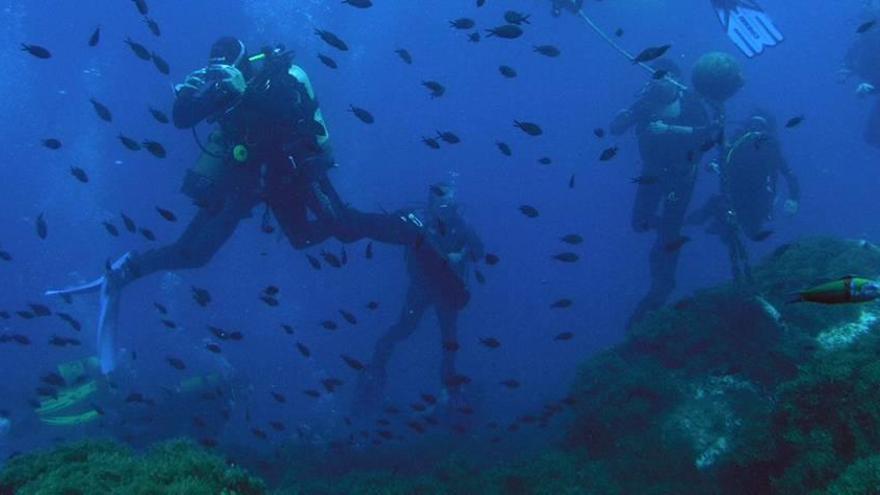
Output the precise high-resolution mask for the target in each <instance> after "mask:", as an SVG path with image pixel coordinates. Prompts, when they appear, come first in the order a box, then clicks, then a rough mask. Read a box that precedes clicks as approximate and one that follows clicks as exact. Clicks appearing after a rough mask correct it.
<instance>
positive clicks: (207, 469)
mask: <svg viewBox="0 0 880 495" xmlns="http://www.w3.org/2000/svg"><path fill="white" fill-rule="evenodd" d="M262 493H265V487H264V485H263V482H262V481H260V480H258V479H256V478H254V477H251V476H250V475H248V474H247V473H246V472H245V471H244V470H242V469H240V468H237V467H232V466H229V465H227V464H226V463H225V462H224V461H223V459H221V458H219V457H217V456H215V455H213V454H209V453H207V452H205V451H204V450H203V449H201V448H199V447H197V446H195V445H194V444H192V443H190V442H186V441H171V442H165V443H160V444H157V445H156V446H154V447H153V448H152V449H151V450H150V451H149V452H148V453H147V454H146V455H144V456H138V455H135V454H134V453H133V452H132V451H131V450H130V449H128V448H127V447H124V446H122V445H119V444H116V443H113V442H109V441H100V442H80V443H75V444H71V445H68V446H63V447H59V448H57V449H55V450H53V451H51V452H46V453H35V454H29V455H25V456H20V457H16V458H14V459H12V460H11V461H10V462H9V464H8V465H7V466H6V467H5V468H4V470H3V471H2V472H0V494H2V495H12V494H16V495H30V494H40V495H55V494H64V495H101V494H108V495H109V494H113V495H125V494H132V495H150V494H175V495H177V494H179V495H184V494H186V495H202V494H204V495H218V494H224V495H258V494H262Z"/></svg>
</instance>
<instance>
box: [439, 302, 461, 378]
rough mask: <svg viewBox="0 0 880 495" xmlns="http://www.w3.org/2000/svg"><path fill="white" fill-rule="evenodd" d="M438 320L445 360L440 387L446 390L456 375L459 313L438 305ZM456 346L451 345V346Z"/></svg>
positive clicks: (440, 304) (442, 366)
mask: <svg viewBox="0 0 880 495" xmlns="http://www.w3.org/2000/svg"><path fill="white" fill-rule="evenodd" d="M436 311H437V320H438V322H439V323H440V339H441V342H440V343H441V348H442V352H443V358H442V361H441V363H440V386H441V387H443V388H446V383H448V382H449V379H450V378H452V377H454V376H455V375H456V371H455V355H456V349H457V348H458V345H457V344H458V311H456V310H455V309H454V308H450V307H448V306H447V305H444V304H442V303H438V304H437V305H436ZM453 343H454V344H455V345H450V344H453ZM449 392H450V395H453V392H454V393H458V392H459V391H458V390H455V391H449Z"/></svg>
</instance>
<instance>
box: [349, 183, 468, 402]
mask: <svg viewBox="0 0 880 495" xmlns="http://www.w3.org/2000/svg"><path fill="white" fill-rule="evenodd" d="M407 216H409V217H410V218H411V219H412V221H414V222H416V223H418V224H421V225H424V226H425V230H424V232H425V243H426V244H432V245H433V246H434V248H435V249H436V250H437V251H438V252H441V253H444V254H445V257H446V259H445V260H444V262H441V263H440V264H438V260H437V259H436V258H434V257H426V256H424V255H423V253H424V252H425V251H424V250H422V249H417V248H408V249H407V250H406V264H407V272H408V274H409V279H410V283H409V289H408V290H407V294H406V301H405V303H404V306H403V310H402V311H401V313H400V319H399V320H398V321H397V323H396V324H395V325H394V326H392V327H391V328H390V329H388V331H387V332H386V333H385V335H383V336H382V337H381V338H380V339H379V340H378V342H376V346H375V349H374V351H373V356H372V359H371V360H370V364H369V366H368V368H367V372H366V373H365V376H364V378H363V380H362V381H361V383H360V385H359V389H358V392H357V401H358V405H359V406H365V407H370V406H374V405H377V404H378V402H379V401H380V399H381V394H382V391H383V389H384V387H385V382H386V381H387V376H386V373H387V372H386V367H387V365H388V360H389V359H390V358H391V353H392V352H393V350H394V346H395V345H397V344H399V343H400V342H402V341H404V340H406V339H407V338H409V337H410V336H411V335H412V334H413V333H414V332H415V331H416V329H417V327H418V325H419V322H420V321H421V319H422V316H424V314H425V311H427V310H428V309H429V308H431V307H432V306H433V307H434V310H435V312H436V314H437V320H438V322H439V324H440V338H441V344H442V349H443V350H442V352H443V357H442V363H441V367H440V379H441V381H440V383H441V387H442V388H443V390H444V391H445V394H444V395H445V399H447V405H450V406H452V405H461V402H462V398H461V385H462V384H460V383H456V377H457V376H458V375H457V373H456V371H455V353H456V351H457V350H458V335H457V326H456V323H457V319H458V313H459V311H461V310H462V309H463V308H464V307H465V306H466V305H467V303H468V301H469V300H470V293H469V292H468V290H467V286H466V285H465V282H464V281H466V280H467V278H468V273H469V266H470V264H471V263H473V262H476V261H477V260H479V259H481V258H482V257H483V255H484V251H483V243H482V241H481V240H480V238H479V237H478V236H477V234H476V233H475V232H474V231H473V229H472V228H471V227H470V226H469V225H468V224H467V223H466V222H465V220H464V218H463V216H462V213H461V209H460V207H459V206H458V204H457V203H456V202H455V188H454V186H452V185H450V184H437V185H434V186H431V188H430V192H429V196H428V201H427V207H426V208H424V209H420V210H415V211H412V212H410V213H408V214H407ZM446 266H449V267H451V268H452V270H451V271H450V270H447V269H446V268H445V267H446Z"/></svg>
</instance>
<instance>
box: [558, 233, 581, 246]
mask: <svg viewBox="0 0 880 495" xmlns="http://www.w3.org/2000/svg"><path fill="white" fill-rule="evenodd" d="M559 240H561V241H562V242H564V243H566V244H571V245H573V246H577V245H578V244H581V243H582V242H584V238H583V237H581V236H580V235H578V234H568V235H565V236H562V237H560V238H559Z"/></svg>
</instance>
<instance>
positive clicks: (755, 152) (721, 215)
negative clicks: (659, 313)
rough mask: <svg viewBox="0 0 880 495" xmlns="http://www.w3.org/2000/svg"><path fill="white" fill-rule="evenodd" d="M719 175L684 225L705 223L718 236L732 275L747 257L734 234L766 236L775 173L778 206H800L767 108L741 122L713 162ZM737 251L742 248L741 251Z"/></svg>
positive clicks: (740, 272) (741, 272)
mask: <svg viewBox="0 0 880 495" xmlns="http://www.w3.org/2000/svg"><path fill="white" fill-rule="evenodd" d="M712 166H713V168H714V167H717V170H716V171H717V172H718V173H719V174H720V175H721V178H722V192H721V193H719V194H716V195H714V196H712V198H710V199H709V201H707V203H706V204H705V205H704V206H703V207H701V208H700V209H699V210H697V211H695V212H693V213H692V214H691V215H689V217H688V224H704V223H706V222H707V221H711V224H710V225H709V227H708V232H709V233H712V234H715V235H717V236H719V237H720V238H721V241H722V242H723V243H724V245H725V246H726V247H727V249H728V252H729V253H730V259H731V265H732V268H733V274H734V278H735V279H740V278H742V277H747V276H749V274H748V273H746V272H745V269H746V268H747V267H748V260H747V259H741V257H744V256H746V255H747V253H746V252H745V251H744V249H742V247H741V246H740V244H739V241H738V240H739V236H738V235H737V233H738V232H741V233H742V234H743V236H745V237H746V238H748V239H751V240H754V241H761V240H763V239H764V238H766V236H767V235H769V231H767V230H765V224H766V222H768V221H770V220H771V219H772V218H773V209H774V206H775V205H776V202H777V199H778V196H779V194H778V187H777V186H778V181H779V176H780V175H781V176H782V177H783V179H785V182H786V185H787V187H788V199H787V200H786V201H785V203H784V206H783V209H784V211H785V213H786V214H787V215H794V214H796V213H797V211H798V209H799V208H800V197H801V191H800V185H799V183H798V180H797V176H795V174H794V172H792V170H791V167H790V166H789V165H788V161H787V160H786V159H785V157H784V156H783V154H782V147H781V144H780V142H779V136H778V129H777V124H776V119H775V118H773V116H771V115H770V114H769V113H767V112H762V111H758V112H754V113H753V114H752V116H751V117H750V118H749V120H748V121H747V124H746V126H745V127H744V128H743V129H742V130H740V131H739V132H738V133H737V134H736V135H735V136H734V138H733V139H732V144H731V145H730V147H729V149H728V151H727V153H726V154H725V155H724V162H723V163H722V164H720V165H719V164H717V162H713V164H712ZM741 251H742V252H741Z"/></svg>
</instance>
